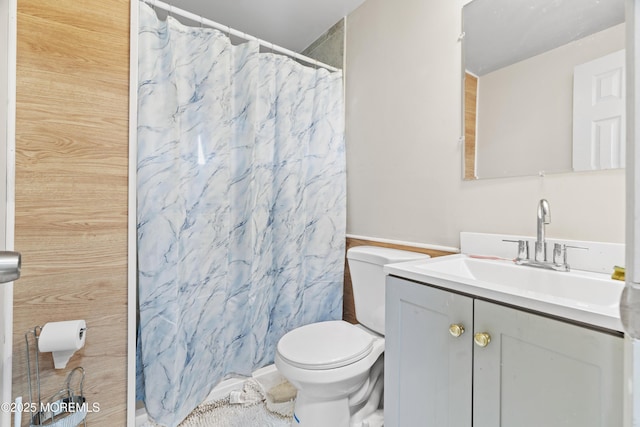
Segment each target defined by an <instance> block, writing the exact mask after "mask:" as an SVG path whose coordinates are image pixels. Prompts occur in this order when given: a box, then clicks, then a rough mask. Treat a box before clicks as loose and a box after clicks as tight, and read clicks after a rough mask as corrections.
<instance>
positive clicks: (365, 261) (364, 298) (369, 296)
mask: <svg viewBox="0 0 640 427" xmlns="http://www.w3.org/2000/svg"><path fill="white" fill-rule="evenodd" d="M426 258H429V255H425V254H420V253H417V252H410V251H403V250H399V249H391V248H382V247H379V246H355V247H353V248H350V249H349V250H348V251H347V262H348V263H349V272H350V273H351V284H352V286H353V300H354V304H355V308H356V318H357V319H358V322H360V323H361V324H362V325H364V326H366V327H367V328H369V329H371V330H373V331H375V332H377V333H379V334H382V335H384V300H385V274H384V271H382V267H383V266H384V265H385V264H393V263H396V262H403V261H413V260H418V259H426Z"/></svg>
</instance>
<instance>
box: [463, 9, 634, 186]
mask: <svg viewBox="0 0 640 427" xmlns="http://www.w3.org/2000/svg"><path fill="white" fill-rule="evenodd" d="M624 13H625V12H624V0H562V1H557V0H519V1H513V0H474V1H472V2H470V3H468V4H466V5H465V6H464V7H463V8H462V23H463V33H464V37H463V40H462V42H463V49H462V52H463V61H462V62H463V67H464V70H463V71H464V73H463V76H464V87H463V93H464V100H463V106H464V111H463V123H464V141H465V143H464V165H465V167H464V169H465V170H464V179H478V178H497V177H510V176H528V175H543V174H547V173H558V172H569V171H573V170H594V169H609V168H617V167H623V165H624V143H623V142H624V126H625V125H624V92H625V90H624V46H625V30H624V19H625V18H624ZM609 57H611V58H609ZM602 58H608V60H609V62H607V64H610V62H611V61H617V62H616V63H619V62H620V61H621V63H622V65H621V67H622V68H615V66H614V68H607V69H606V70H607V71H603V69H602V68H597V67H596V65H597V64H600V63H601V62H603V61H605V60H604V59H602ZM612 58H613V59H612ZM605 62H606V61H605ZM594 64H595V65H594ZM598 66H600V65H598ZM607 66H609V65H607ZM594 67H595V68H594ZM574 75H575V78H574ZM585 76H586V77H585ZM592 82H595V86H593V87H592V86H590V85H591V83H592ZM596 99H599V100H604V103H606V104H607V106H606V108H605V109H604V110H603V111H600V107H596V106H594V105H595V104H593V103H590V102H589V100H592V101H594V102H595V100H596ZM584 100H586V103H585V105H586V107H584V106H583V102H584ZM614 104H615V105H614ZM594 109H598V112H595V113H594V111H593V110H594ZM594 114H595V115H594ZM620 141H622V144H620Z"/></svg>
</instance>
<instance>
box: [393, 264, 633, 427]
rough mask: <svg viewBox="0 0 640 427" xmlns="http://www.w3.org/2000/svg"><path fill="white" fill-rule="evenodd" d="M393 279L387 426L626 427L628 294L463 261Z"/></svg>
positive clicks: (565, 276)
mask: <svg viewBox="0 0 640 427" xmlns="http://www.w3.org/2000/svg"><path fill="white" fill-rule="evenodd" d="M385 271H386V272H387V274H389V275H388V276H387V289H386V292H387V293H386V335H385V340H386V350H385V402H384V406H385V425H386V426H388V427H396V426H397V427H404V426H418V425H420V426H438V427H445V426H451V427H454V426H455V427H461V426H473V427H496V426H504V427H539V426H575V427H589V426H593V427H596V426H598V427H607V426H620V425H622V415H623V410H622V404H623V403H622V401H623V399H622V395H623V343H624V340H623V334H622V332H620V331H621V330H622V327H621V325H620V322H619V317H618V314H617V301H618V300H619V296H620V292H621V290H622V286H623V283H622V282H617V281H612V280H610V279H608V278H606V277H603V276H604V275H602V274H596V273H594V274H592V273H584V275H583V273H582V272H571V273H561V272H547V271H542V270H540V269H535V268H531V267H526V266H517V265H515V264H514V263H513V262H511V261H508V260H484V259H479V260H478V259H474V258H473V257H469V256H468V255H463V254H458V255H452V256H446V257H440V258H434V259H432V260H427V261H422V262H413V263H405V264H396V265H392V266H386V267H385ZM510 280H514V284H513V286H510V285H508V283H509V281H510ZM554 280H557V282H554ZM572 281H574V283H572ZM572 295H575V298H573V297H572Z"/></svg>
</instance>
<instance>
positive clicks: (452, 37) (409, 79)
mask: <svg viewBox="0 0 640 427" xmlns="http://www.w3.org/2000/svg"><path fill="white" fill-rule="evenodd" d="M461 3H462V2H460V3H458V2H456V1H451V0H433V1H422V0H401V1H397V0H367V1H366V2H365V3H364V4H363V5H362V6H361V7H360V8H359V9H357V10H356V11H355V12H353V13H352V14H351V15H349V17H348V19H347V48H346V55H347V61H346V62H347V65H346V70H347V77H346V91H347V92H346V96H347V98H346V99H347V122H346V126H347V130H346V131H347V162H348V163H347V171H348V202H347V203H348V205H347V209H348V222H347V230H348V233H351V234H355V235H361V236H369V237H382V238H387V239H397V240H404V241H411V242H419V243H431V244H438V245H444V246H458V245H459V233H460V231H477V232H500V233H509V234H511V233H512V234H524V235H534V234H535V231H536V230H535V226H536V221H535V218H536V206H537V202H538V200H539V199H540V198H543V197H544V198H547V199H548V200H549V202H550V205H551V211H552V223H551V224H550V225H549V226H548V228H547V233H548V235H549V236H551V237H558V238H571V239H580V240H596V241H609V242H617V243H620V242H624V206H625V205H624V203H625V202H624V196H625V194H624V184H625V183H624V171H621V170H618V171H605V172H588V173H570V174H557V175H548V176H546V177H544V178H539V177H529V178H503V179H490V180H478V181H472V182H469V181H467V182H463V181H462V180H461V176H462V159H461V156H462V147H461V145H460V143H459V142H458V138H459V137H460V133H461V120H460V118H461V112H460V111H461V61H460V44H459V42H458V36H459V33H460V28H461V27H460V15H461V13H460V8H461Z"/></svg>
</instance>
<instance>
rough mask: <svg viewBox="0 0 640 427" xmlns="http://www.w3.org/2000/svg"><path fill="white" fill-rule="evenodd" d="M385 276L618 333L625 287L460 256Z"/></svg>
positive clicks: (605, 279)
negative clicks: (393, 276) (539, 312)
mask: <svg viewBox="0 0 640 427" xmlns="http://www.w3.org/2000/svg"><path fill="white" fill-rule="evenodd" d="M385 272H386V273H387V274H392V275H395V276H399V277H404V278H407V279H411V280H416V281H420V282H424V283H428V284H431V285H435V286H438V287H443V288H446V289H450V290H453V291H458V292H462V293H467V294H470V295H473V296H477V297H481V298H486V299H490V300H494V301H498V302H502V303H507V304H511V305H516V306H519V307H523V308H527V309H531V310H535V311H541V312H543V313H547V314H551V315H555V316H559V317H564V318H567V319H569V320H573V321H576V322H581V323H586V324H590V325H593V326H598V327H603V328H607V329H612V330H615V331H622V330H623V329H622V324H621V322H620V316H619V309H618V306H619V301H620V294H621V293H622V289H623V288H624V282H620V281H617V280H611V279H610V277H609V276H607V275H605V274H602V273H592V272H586V271H579V270H572V271H569V272H558V271H552V270H545V269H541V268H534V267H530V266H521V265H516V264H515V263H514V262H513V261H509V260H500V259H497V260H496V259H483V258H475V257H470V256H468V255H464V254H456V255H449V256H443V257H437V258H430V259H427V260H420V261H411V262H405V263H399V264H390V265H387V266H385Z"/></svg>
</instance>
